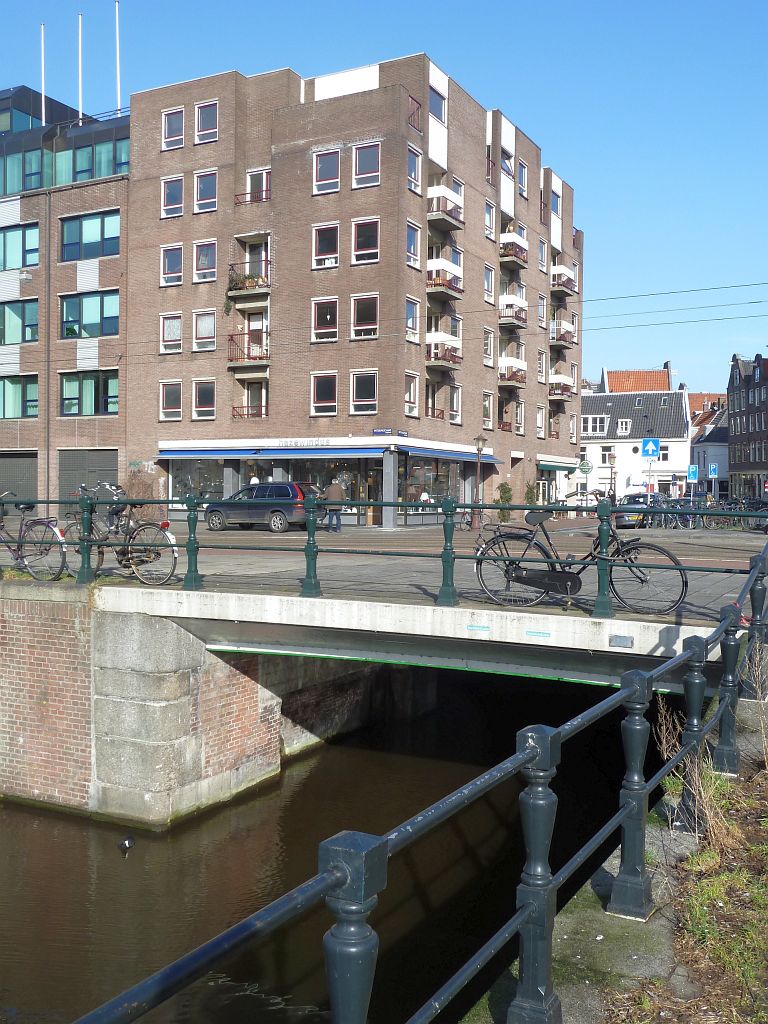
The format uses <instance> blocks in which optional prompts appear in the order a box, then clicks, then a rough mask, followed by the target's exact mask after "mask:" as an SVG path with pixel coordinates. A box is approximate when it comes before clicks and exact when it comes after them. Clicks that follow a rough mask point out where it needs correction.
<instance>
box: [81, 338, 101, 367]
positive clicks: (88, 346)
mask: <svg viewBox="0 0 768 1024" xmlns="http://www.w3.org/2000/svg"><path fill="white" fill-rule="evenodd" d="M77 368H78V370H98V368H99V339H98V338H78V339H77Z"/></svg>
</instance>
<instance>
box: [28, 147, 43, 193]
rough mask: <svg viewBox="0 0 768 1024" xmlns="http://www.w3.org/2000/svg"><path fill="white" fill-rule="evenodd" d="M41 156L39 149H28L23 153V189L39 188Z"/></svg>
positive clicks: (41, 182)
mask: <svg viewBox="0 0 768 1024" xmlns="http://www.w3.org/2000/svg"><path fill="white" fill-rule="evenodd" d="M42 169H43V156H42V153H41V151H40V150H39V149H30V150H28V151H27V152H26V153H25V154H24V189H25V191H26V190H27V189H34V188H40V187H41V186H42V184H43V180H42Z"/></svg>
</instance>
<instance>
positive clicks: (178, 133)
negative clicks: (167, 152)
mask: <svg viewBox="0 0 768 1024" xmlns="http://www.w3.org/2000/svg"><path fill="white" fill-rule="evenodd" d="M163 118H164V137H165V140H166V142H167V141H169V140H171V139H180V138H181V137H182V136H183V134H184V111H183V110H172V111H171V112H170V113H168V114H164V115H163Z"/></svg>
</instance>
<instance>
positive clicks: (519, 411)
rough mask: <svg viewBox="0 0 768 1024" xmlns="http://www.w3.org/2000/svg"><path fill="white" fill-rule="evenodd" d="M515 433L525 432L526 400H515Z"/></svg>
mask: <svg viewBox="0 0 768 1024" xmlns="http://www.w3.org/2000/svg"><path fill="white" fill-rule="evenodd" d="M515 433H516V434H524V433H525V402H515Z"/></svg>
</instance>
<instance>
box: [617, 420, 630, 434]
mask: <svg viewBox="0 0 768 1024" xmlns="http://www.w3.org/2000/svg"><path fill="white" fill-rule="evenodd" d="M631 429H632V420H619V421H618V423H617V425H616V433H617V434H619V435H620V436H623V437H626V436H627V434H629V432H630V430H631Z"/></svg>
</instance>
